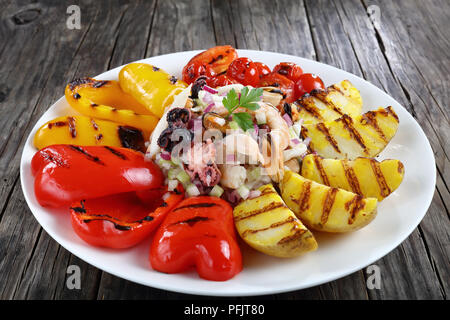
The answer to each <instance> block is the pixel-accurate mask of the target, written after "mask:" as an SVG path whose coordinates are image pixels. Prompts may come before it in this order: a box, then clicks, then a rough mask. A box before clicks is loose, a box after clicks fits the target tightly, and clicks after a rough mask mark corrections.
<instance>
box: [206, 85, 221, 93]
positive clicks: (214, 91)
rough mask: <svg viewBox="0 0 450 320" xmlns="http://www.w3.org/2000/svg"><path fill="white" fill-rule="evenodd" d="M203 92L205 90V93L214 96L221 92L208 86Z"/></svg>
mask: <svg viewBox="0 0 450 320" xmlns="http://www.w3.org/2000/svg"><path fill="white" fill-rule="evenodd" d="M203 90H205V91H207V92H209V93H212V94H216V93H218V92H219V91H217V90H215V89H213V88H211V87H208V86H204V87H203Z"/></svg>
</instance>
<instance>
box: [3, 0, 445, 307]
mask: <svg viewBox="0 0 450 320" xmlns="http://www.w3.org/2000/svg"><path fill="white" fill-rule="evenodd" d="M71 4H77V5H79V6H80V8H81V29H80V30H69V29H68V28H67V27H66V20H67V18H68V17H69V15H68V14H67V13H66V10H67V7H68V6H69V5H71ZM374 6H377V7H378V8H379V11H378V10H377V7H374ZM373 8H375V9H373ZM373 10H375V11H373ZM371 12H375V13H374V14H371ZM377 12H379V13H380V16H379V19H377V17H378V15H377ZM371 17H375V19H371ZM449 31H450V3H449V1H448V0H433V1H431V0H424V1H422V0H401V1H400V0H399V1H393V0H392V1H389V0H373V1H372V0H348V1H347V0H336V1H325V0H319V1H318V0H296V1H288V0H283V1H274V0H267V1H266V0H264V1H256V0H254V1H250V0H248V1H247V0H242V1H225V0H217V1H215V0H212V1H202V0H195V1H188V0H186V1H174V0H170V1H169V0H164V1H162V0H152V1H76V0H70V1H58V0H54V1H50V0H48V1H22V0H20V1H16V0H11V1H8V0H0V62H1V63H0V136H1V140H0V155H1V158H0V178H1V188H0V205H1V208H0V209H1V212H0V298H1V299H186V298H205V299H207V298H208V297H196V296H189V295H184V294H178V293H173V292H166V291H163V290H157V289H153V288H149V287H144V286H141V285H138V284H135V283H131V282H128V281H126V280H123V279H120V278H117V277H114V276H112V275H110V274H108V273H105V272H102V271H101V270H98V269H96V268H94V267H92V266H90V265H88V264H86V263H85V262H83V261H81V260H79V259H78V258H76V257H75V256H73V255H72V254H70V253H69V252H68V251H66V250H65V249H63V248H62V247H61V246H59V245H58V243H57V242H55V241H54V240H53V239H51V238H50V237H49V236H48V235H47V233H46V232H45V231H44V230H43V229H42V228H41V227H40V225H39V224H38V223H37V222H36V220H35V219H34V217H33V215H32V214H31V212H30V210H29V209H28V207H27V204H26V202H25V200H24V197H23V195H22V190H21V185H20V179H19V163H20V157H21V152H22V147H23V143H24V142H25V140H26V138H27V136H28V134H29V132H30V130H31V128H32V127H33V126H34V124H35V122H36V121H37V120H38V119H39V117H40V116H41V115H42V114H43V113H44V112H45V111H46V109H47V108H48V107H49V106H50V105H51V104H52V103H53V102H54V101H56V100H57V99H58V98H59V97H61V96H62V95H63V92H64V91H63V90H64V86H65V85H66V84H67V83H68V81H70V80H71V79H73V78H74V77H81V76H94V75H96V74H99V73H102V72H104V71H106V70H108V69H111V68H114V67H117V66H120V65H122V64H124V63H127V62H131V61H133V60H137V59H141V58H144V57H151V56H154V55H159V54H164V53H170V52H176V51H184V50H193V49H206V48H209V47H212V46H214V45H216V44H231V45H233V46H235V47H236V48H241V49H242V48H248V49H257V50H258V49H260V50H268V51H276V52H280V53H287V54H293V55H297V56H301V57H305V58H309V59H314V60H318V61H321V62H324V63H327V64H331V65H333V66H336V67H338V68H341V69H344V70H346V71H349V72H351V73H353V74H356V75H358V76H361V77H363V78H365V79H367V80H368V81H370V82H372V83H373V84H375V85H376V86H378V87H380V88H381V89H383V90H384V91H386V92H387V93H389V94H390V95H391V96H393V97H394V98H395V99H396V100H397V101H399V102H400V103H401V104H402V105H403V106H405V107H406V108H407V109H408V111H409V112H410V113H411V114H412V115H413V116H414V117H415V119H416V120H417V121H418V122H419V124H420V125H421V126H422V128H423V130H424V131H425V133H426V135H427V136H428V139H429V140H430V142H431V145H432V148H433V150H434V154H435V157H436V164H437V172H438V173H437V185H436V191H435V194H434V198H433V202H432V204H431V207H430V209H429V210H428V213H427V215H426V216H425V218H424V219H423V221H422V222H421V223H420V226H419V227H418V228H417V229H416V230H415V231H414V232H413V233H412V234H411V236H410V237H409V238H408V239H407V240H406V241H405V242H403V243H402V244H401V245H400V246H399V247H398V248H397V249H395V250H394V251H393V252H391V253H390V254H388V255H387V256H386V257H384V258H382V259H381V260H379V261H377V262H376V265H378V266H379V267H380V271H381V275H382V278H381V279H382V282H381V289H379V290H376V289H373V290H369V289H367V286H366V279H367V277H368V274H367V273H366V271H365V270H361V271H358V272H355V273H354V274H352V275H350V276H347V277H345V278H342V279H339V280H337V281H333V282H330V283H327V284H323V285H321V286H317V287H314V288H310V289H306V290H300V291H295V292H289V293H284V294H279V295H268V296H264V297H262V298H264V299H447V298H448V297H449V293H450V282H449V279H450V268H449V265H450V264H449V243H450V241H449V234H450V232H449V230H450V228H449V226H450V224H449V211H448V208H449V206H450V193H449V183H450V162H449V155H450V144H449V140H450V126H449V113H447V112H448V111H450V108H449V106H448V102H449V100H450V95H449V73H450V59H449V58H450V56H449V52H450V38H449ZM417 156H418V157H420V154H418V155H417ZM72 264H75V265H78V266H80V268H81V271H82V287H81V289H80V290H69V289H68V288H67V287H66V277H67V274H66V270H67V266H69V265H72ZM260 298H261V297H260Z"/></svg>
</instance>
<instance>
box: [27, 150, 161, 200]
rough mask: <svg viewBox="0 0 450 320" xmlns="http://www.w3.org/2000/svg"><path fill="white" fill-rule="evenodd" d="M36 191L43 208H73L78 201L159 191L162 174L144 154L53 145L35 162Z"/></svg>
mask: <svg viewBox="0 0 450 320" xmlns="http://www.w3.org/2000/svg"><path fill="white" fill-rule="evenodd" d="M31 168H32V172H33V175H35V177H36V178H35V183H34V191H35V194H36V198H37V200H38V202H39V203H40V204H41V205H42V206H49V207H60V206H65V205H67V206H69V205H70V204H71V203H73V202H74V201H80V200H87V199H93V198H99V197H103V196H107V195H111V194H117V193H122V192H131V191H137V190H145V189H153V188H158V187H160V186H161V185H162V181H163V176H162V173H161V170H160V169H159V167H158V166H157V165H155V164H154V163H153V162H149V161H146V160H145V159H144V156H143V155H142V153H140V152H137V151H134V150H130V149H126V148H117V147H108V146H89V147H80V146H73V145H52V146H49V147H46V148H44V149H41V150H40V151H38V152H37V153H36V154H35V155H34V157H33V159H32V162H31Z"/></svg>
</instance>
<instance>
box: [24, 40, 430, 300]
mask: <svg viewBox="0 0 450 320" xmlns="http://www.w3.org/2000/svg"><path fill="white" fill-rule="evenodd" d="M201 51H203V50H189V51H179V52H172V53H167V54H162V55H157V56H152V57H147V58H143V59H139V60H135V61H130V62H127V63H124V64H123V65H120V66H118V67H115V68H113V69H110V70H106V71H104V72H102V73H101V74H99V75H97V76H93V78H98V79H102V76H103V77H104V75H105V74H106V73H109V72H115V71H116V70H119V69H121V68H122V67H124V66H125V65H127V64H129V63H134V62H147V63H149V62H148V60H151V59H155V58H167V57H168V56H171V55H185V54H186V55H187V54H196V53H199V52H201ZM237 51H238V53H242V54H245V53H246V52H249V53H258V54H271V55H278V56H285V57H286V58H288V57H291V58H295V59H301V60H306V61H308V62H309V63H314V64H320V65H322V66H324V67H325V68H332V69H333V71H335V72H336V71H337V72H340V73H345V74H346V75H350V76H351V77H356V78H358V79H359V80H360V81H362V82H364V83H365V84H366V85H368V86H369V87H370V86H373V87H375V88H376V89H377V90H380V91H382V92H383V93H384V94H386V95H387V96H389V97H390V98H391V99H392V100H393V101H395V102H396V103H397V104H398V105H399V106H400V107H401V108H403V109H404V111H406V113H408V115H409V116H410V117H411V118H412V120H413V123H414V125H415V127H416V130H419V131H420V134H421V135H423V136H424V137H425V140H426V142H427V144H426V148H427V149H428V151H429V154H430V155H431V160H432V171H433V175H432V177H431V179H432V181H431V182H432V185H433V186H434V187H433V190H432V191H431V190H430V192H429V194H427V198H426V205H425V206H424V207H426V210H424V212H422V213H421V215H420V216H418V217H417V221H416V222H414V223H413V224H411V227H410V228H408V232H405V233H404V234H403V235H402V236H401V237H399V239H398V240H397V241H396V243H395V244H393V245H392V246H390V249H389V250H387V251H386V250H383V252H384V253H379V254H377V255H375V257H372V258H371V259H369V260H368V261H370V262H368V263H363V264H358V265H357V266H354V267H353V268H349V269H348V270H347V271H346V272H341V273H340V274H339V275H338V276H336V275H334V274H333V275H329V276H328V277H326V276H325V277H322V279H321V280H319V281H315V282H309V283H307V284H300V285H290V286H284V287H280V288H277V289H273V288H266V287H257V288H256V289H255V290H250V289H249V290H247V291H245V290H240V291H239V292H228V291H225V292H220V291H219V292H211V291H209V290H208V289H204V288H202V289H195V290H194V289H191V288H179V287H178V288H175V287H173V286H170V285H168V286H165V285H163V284H162V283H158V284H147V283H144V282H139V281H137V280H136V279H134V278H132V277H128V276H125V275H123V274H117V273H116V272H115V271H111V270H110V269H109V268H105V267H104V266H100V265H99V264H98V263H97V262H96V261H95V259H91V258H89V257H88V258H86V257H80V256H79V254H78V252H77V253H74V252H73V250H70V249H68V248H67V247H66V241H65V240H64V239H60V237H59V236H57V235H56V234H55V233H54V232H53V230H52V229H51V228H48V227H47V228H46V227H44V225H43V224H42V223H41V221H40V219H39V217H38V215H37V214H36V213H35V212H34V210H33V209H32V208H31V206H30V203H31V200H30V199H29V197H28V195H27V194H26V192H25V187H24V184H25V180H24V179H25V178H24V170H25V159H24V156H25V153H26V146H27V145H28V143H29V141H30V140H32V139H33V133H34V132H35V131H36V129H37V126H38V123H39V122H40V120H41V119H42V117H43V116H44V115H45V114H46V113H47V112H48V111H49V110H50V109H51V108H52V107H53V106H55V105H56V104H58V103H61V101H62V100H64V98H65V97H64V95H63V96H62V97H60V98H59V99H57V100H56V101H54V102H53V103H52V104H51V105H50V106H49V107H48V108H47V109H46V111H45V112H44V113H43V114H42V115H41V116H40V117H39V119H37V120H36V122H35V124H34V126H33V128H32V129H31V131H30V132H29V134H28V136H27V139H26V140H25V143H24V144H23V150H22V154H21V158H20V182H21V189H22V193H23V195H24V198H25V201H26V203H27V206H28V208H29V209H30V211H31V213H32V214H33V216H34V218H35V219H36V220H37V222H38V223H39V225H40V227H41V228H42V229H44V231H45V232H46V233H48V234H49V235H50V237H51V238H52V239H53V240H54V241H56V242H57V243H58V244H59V245H61V246H62V247H63V248H64V249H65V250H67V251H69V252H70V253H71V254H73V255H74V256H76V257H78V258H79V259H80V260H82V261H84V262H86V263H88V264H90V265H92V266H94V267H95V268H97V269H99V270H102V271H103V272H107V273H109V274H111V275H114V276H116V277H118V278H122V279H125V280H128V281H131V282H134V283H137V284H140V285H143V286H147V287H151V288H156V289H160V290H167V291H171V292H177V293H182V294H191V295H203V296H206V295H209V296H218V297H232V296H261V295H268V294H279V293H286V292H292V291H296V290H302V289H306V288H311V287H315V286H318V285H321V284H324V283H328V282H331V281H334V280H337V279H341V278H344V277H346V276H348V275H350V274H352V273H354V272H356V271H358V270H362V269H364V268H366V267H367V266H369V265H371V264H372V263H374V262H375V261H378V260H380V259H381V258H383V257H385V256H386V255H388V254H389V253H390V252H392V251H393V250H395V249H396V248H397V247H398V246H399V245H400V244H402V243H403V242H404V241H405V240H406V239H407V238H408V237H409V236H410V235H411V234H412V233H413V232H414V230H415V229H416V228H417V227H418V225H419V224H420V223H421V221H422V220H423V218H424V217H425V215H426V214H427V212H428V210H429V208H430V206H431V203H432V200H433V196H434V193H435V188H436V174H437V170H436V159H435V155H434V152H433V149H432V147H431V144H430V141H429V139H428V137H427V135H426V134H425V132H424V131H423V129H422V127H421V126H420V124H419V123H418V122H417V120H416V119H415V118H414V117H413V116H412V115H411V114H410V113H409V111H408V110H407V109H406V108H405V107H404V106H403V105H402V104H400V103H399V102H398V101H397V100H396V99H394V98H393V97H392V96H391V95H389V94H388V93H387V92H385V91H384V90H383V89H381V88H379V87H378V86H376V85H375V84H373V83H371V82H369V81H367V80H366V79H364V78H362V77H360V76H357V75H355V74H353V73H350V72H348V71H346V70H342V69H339V68H337V67H335V66H332V65H329V64H326V63H323V62H319V61H315V60H312V59H307V58H303V57H299V56H295V55H291V54H285V53H280V52H274V51H265V50H251V49H237ZM43 210H45V208H44V209H43ZM57 239H59V240H57ZM67 244H70V243H69V241H68V242H67ZM86 245H87V244H86ZM99 249H100V250H101V248H99ZM199 280H202V279H199Z"/></svg>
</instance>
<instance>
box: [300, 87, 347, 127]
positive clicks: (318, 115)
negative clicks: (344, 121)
mask: <svg viewBox="0 0 450 320" xmlns="http://www.w3.org/2000/svg"><path fill="white" fill-rule="evenodd" d="M348 85H349V86H351V84H350V83H349V82H348ZM336 96H339V98H337V97H336ZM350 100H351V97H350V96H348V95H347V94H346V93H344V92H343V91H342V90H341V89H340V88H339V87H338V86H337V85H332V86H329V87H328V88H326V89H325V90H313V91H311V92H310V93H309V94H305V95H304V96H302V97H301V98H300V99H298V100H297V101H296V102H295V104H296V105H297V109H298V110H299V112H300V118H306V120H305V121H307V123H308V122H311V121H312V123H315V122H317V121H327V120H333V119H336V118H337V117H340V116H343V115H344V114H347V113H348V112H347V111H346V110H343V108H345V106H343V105H340V104H341V101H347V102H349V101H350ZM318 101H320V102H321V104H320V106H319V103H318ZM324 116H325V117H326V118H324ZM330 117H332V118H331V119H330ZM314 119H315V120H314Z"/></svg>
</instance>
